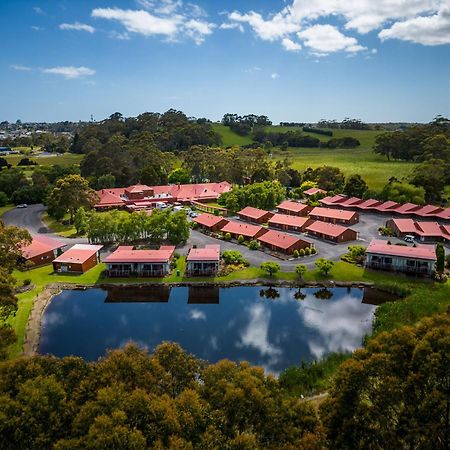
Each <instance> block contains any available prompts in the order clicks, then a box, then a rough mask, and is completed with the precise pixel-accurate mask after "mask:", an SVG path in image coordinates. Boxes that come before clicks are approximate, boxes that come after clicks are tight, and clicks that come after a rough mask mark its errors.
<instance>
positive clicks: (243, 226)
mask: <svg viewBox="0 0 450 450" xmlns="http://www.w3.org/2000/svg"><path fill="white" fill-rule="evenodd" d="M261 230H264V228H263V227H260V226H259V225H250V224H248V223H242V222H235V221H234V220H230V221H229V222H228V223H227V224H226V225H225V226H224V227H222V229H221V231H222V232H223V233H231V234H237V235H240V234H242V236H244V237H254V236H256V234H258V232H259V231H261Z"/></svg>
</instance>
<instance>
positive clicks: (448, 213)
mask: <svg viewBox="0 0 450 450" xmlns="http://www.w3.org/2000/svg"><path fill="white" fill-rule="evenodd" d="M433 216H434V217H436V218H437V219H446V220H448V219H450V208H445V209H444V210H442V211H440V212H438V213H433Z"/></svg>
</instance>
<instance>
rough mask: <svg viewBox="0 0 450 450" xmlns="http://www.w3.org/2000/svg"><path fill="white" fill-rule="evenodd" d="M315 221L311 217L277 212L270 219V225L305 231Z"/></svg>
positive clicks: (300, 231) (286, 229)
mask: <svg viewBox="0 0 450 450" xmlns="http://www.w3.org/2000/svg"><path fill="white" fill-rule="evenodd" d="M312 222H313V220H312V219H310V218H309V217H299V216H292V215H288V214H275V215H274V216H273V217H272V218H270V219H269V222H268V223H269V227H271V228H278V229H280V230H285V231H293V232H295V233H304V231H305V229H306V227H307V226H308V225H309V224H311V223H312Z"/></svg>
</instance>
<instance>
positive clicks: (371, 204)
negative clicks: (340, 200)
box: [357, 198, 383, 212]
mask: <svg viewBox="0 0 450 450" xmlns="http://www.w3.org/2000/svg"><path fill="white" fill-rule="evenodd" d="M382 203H383V202H380V201H379V200H375V199H374V198H368V199H367V200H364V201H363V202H362V203H358V205H357V209H358V210H359V211H366V212H370V211H374V209H375V208H376V207H377V206H379V205H381V204H382Z"/></svg>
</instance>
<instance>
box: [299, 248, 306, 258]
mask: <svg viewBox="0 0 450 450" xmlns="http://www.w3.org/2000/svg"><path fill="white" fill-rule="evenodd" d="M298 254H299V256H301V257H302V258H303V257H304V256H305V249H304V248H301V249H300V251H299V252H298Z"/></svg>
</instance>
